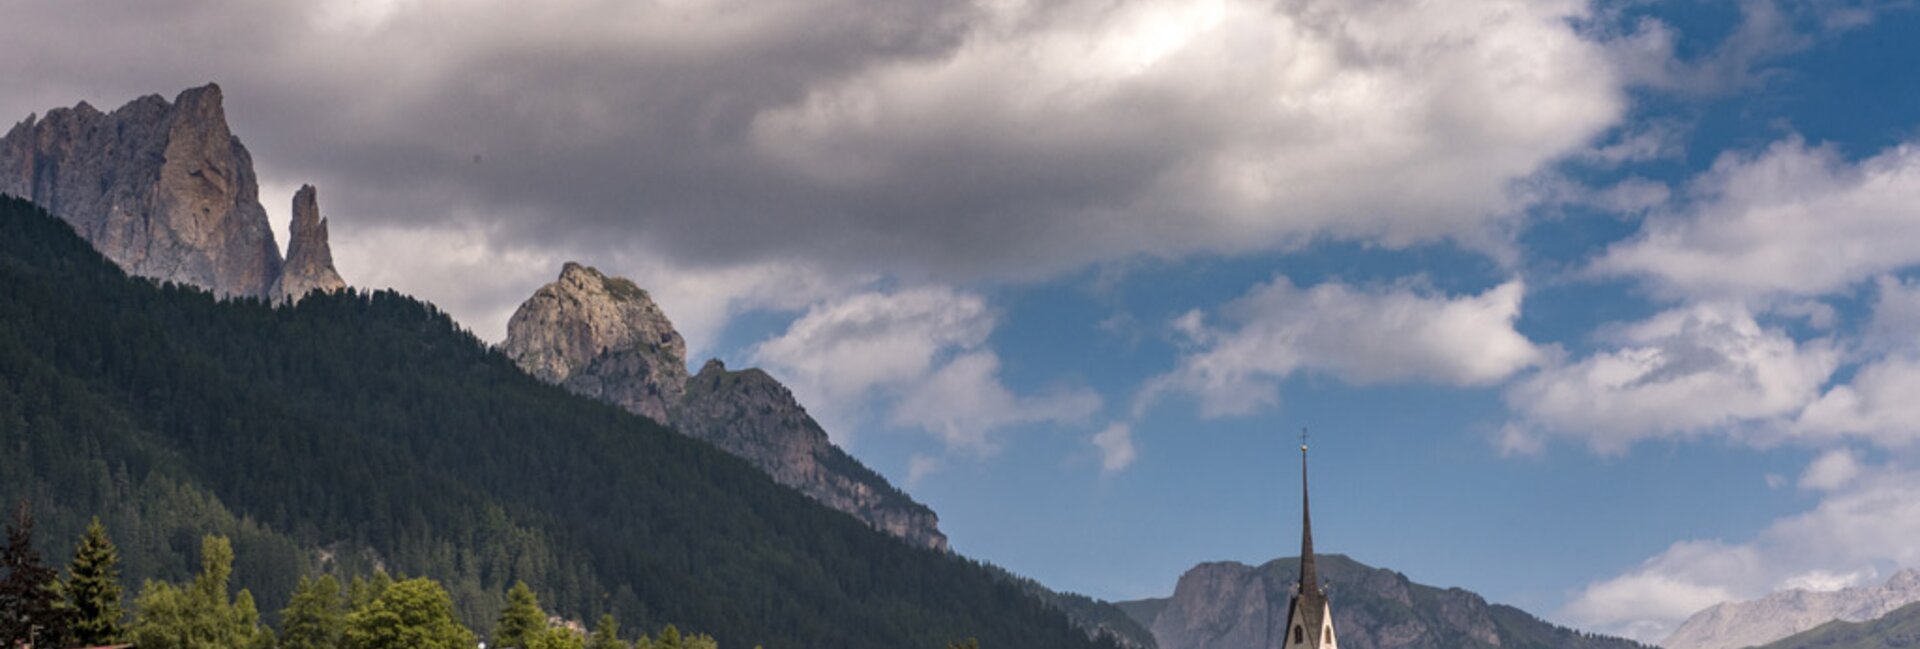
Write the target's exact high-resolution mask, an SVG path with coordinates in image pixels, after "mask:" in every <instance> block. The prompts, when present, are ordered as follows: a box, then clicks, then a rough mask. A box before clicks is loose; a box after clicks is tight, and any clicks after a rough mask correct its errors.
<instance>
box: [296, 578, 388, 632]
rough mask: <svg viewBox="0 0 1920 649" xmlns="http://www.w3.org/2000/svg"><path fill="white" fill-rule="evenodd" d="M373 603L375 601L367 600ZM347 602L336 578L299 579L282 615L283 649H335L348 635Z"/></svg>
mask: <svg viewBox="0 0 1920 649" xmlns="http://www.w3.org/2000/svg"><path fill="white" fill-rule="evenodd" d="M368 599H369V601H371V600H372V599H373V598H371V597H370V598H368ZM346 609H347V607H346V600H345V599H344V598H343V597H342V596H341V593H340V581H339V580H337V579H334V578H333V575H323V576H321V577H320V578H319V579H308V578H306V577H301V578H300V586H299V587H298V588H297V589H295V590H294V591H293V598H292V600H290V601H288V602H287V608H286V609H284V610H282V611H281V612H280V647H281V649H334V648H335V647H339V646H340V641H341V637H342V634H343V633H345V631H346V621H347V610H346Z"/></svg>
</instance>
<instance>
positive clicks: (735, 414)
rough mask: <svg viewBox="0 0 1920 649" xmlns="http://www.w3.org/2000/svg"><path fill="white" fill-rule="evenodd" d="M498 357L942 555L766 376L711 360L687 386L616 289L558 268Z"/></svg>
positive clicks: (597, 275) (933, 529)
mask: <svg viewBox="0 0 1920 649" xmlns="http://www.w3.org/2000/svg"><path fill="white" fill-rule="evenodd" d="M501 349H502V351H504V352H505V353H506V354H507V355H508V356H509V357H512V358H513V359H514V361H515V362H517V363H519V364H520V367H521V368H522V369H525V370H526V371H527V373H529V374H532V375H534V376H536V377H539V378H540V379H542V380H545V381H548V382H551V383H557V384H560V385H561V386H563V387H565V388H567V389H568V390H571V391H573V392H574V393H576V394H581V395H585V396H589V397H593V398H596V399H599V400H601V401H606V402H608V403H612V404H614V405H617V406H620V407H621V408H624V409H626V410H627V411H629V412H633V413H636V414H640V415H643V416H646V417H649V418H652V419H653V420H655V421H658V422H661V423H663V424H669V425H672V426H673V427H674V428H676V429H678V430H679V431H680V432H682V433H685V434H686V435H688V436H690V437H695V438H698V439H702V440H706V441H707V442H708V443H711V444H713V445H714V446H717V447H719V448H721V449H722V450H725V451H727V452H729V453H732V454H734V455H736V456H739V457H741V458H743V459H746V460H747V461H748V462H751V463H753V464H754V465H755V466H757V467H759V468H760V470H762V471H765V472H766V473H767V474H768V475H770V476H772V477H773V479H774V480H775V481H776V482H779V483H781V484H783V485H786V486H789V487H792V488H794V489H797V490H799V491H801V492H802V493H805V494H807V495H809V496H812V497H813V499H814V500H818V501H820V502H821V503H824V504H826V505H827V506H830V507H833V508H835V509H838V510H841V511H844V512H847V513H849V514H853V515H854V516H856V517H858V518H860V519H861V520H863V521H866V522H867V524H869V525H872V526H873V527H875V528H878V529H880V530H884V531H886V532H889V533H892V534H894V535H895V536H899V537H901V538H903V539H906V540H908V541H909V542H911V543H914V544H916V545H921V546H924V547H929V548H936V549H940V550H945V549H946V548H947V537H946V535H944V534H941V533H940V530H939V527H938V524H939V518H938V517H937V516H935V515H934V513H933V510H931V509H928V508H927V507H926V506H925V505H922V504H920V503H917V502H914V501H913V499H912V498H909V497H907V495H906V494H904V493H901V492H900V490H898V489H895V488H894V487H893V485H892V484H890V483H888V482H887V480H886V478H884V477H881V476H880V475H879V474H877V473H874V472H873V471H872V470H870V469H868V468H867V467H866V466H864V465H861V464H860V462H859V461H858V460H855V459H854V458H853V457H852V456H849V455H847V454H846V452H845V451H842V450H841V449H840V447H838V446H834V445H833V442H832V441H831V440H829V439H828V438H827V432H826V431H825V430H823V429H822V428H821V427H820V424H819V423H818V422H816V421H814V419H813V417H812V416H810V415H808V414H807V410H806V408H804V407H802V406H801V405H800V402H799V401H798V400H796V399H795V398H794V396H793V393H792V392H791V391H789V390H787V387H786V386H784V385H781V384H780V382H779V381H777V380H775V379H774V378H773V377H772V376H770V375H768V374H767V373H766V372H763V371H760V370H758V369H753V368H748V369H745V370H737V371H736V370H729V369H727V366H726V364H725V363H722V362H721V361H720V360H719V359H712V360H708V361H707V362H706V363H705V364H703V365H702V366H701V368H700V373H699V374H697V375H694V376H688V375H687V371H686V353H687V347H686V341H685V340H684V339H682V338H681V337H680V334H679V333H678V332H676V331H674V329H673V324H672V323H671V322H669V321H668V320H667V316H666V314H665V313H663V312H661V310H660V307H659V306H658V305H656V304H654V302H653V299H652V298H651V297H650V296H649V295H648V294H647V292H646V290H644V289H642V288H640V287H639V286H638V285H636V284H634V283H633V282H632V281H630V280H627V279H626V278H622V277H610V276H607V275H605V274H603V273H601V272H600V271H599V270H596V269H594V268H592V267H590V266H585V265H582V264H578V263H574V262H568V263H567V264H565V265H564V266H562V267H561V269H560V277H559V278H558V279H556V280H554V282H553V283H551V284H548V285H546V286H543V287H541V288H540V290H538V291H535V292H534V294H533V297H530V298H528V299H527V301H526V302H525V303H523V304H521V305H520V308H519V309H518V310H516V311H515V312H514V314H513V318H512V319H511V320H510V321H508V323H507V339H506V341H505V342H503V343H502V344H501Z"/></svg>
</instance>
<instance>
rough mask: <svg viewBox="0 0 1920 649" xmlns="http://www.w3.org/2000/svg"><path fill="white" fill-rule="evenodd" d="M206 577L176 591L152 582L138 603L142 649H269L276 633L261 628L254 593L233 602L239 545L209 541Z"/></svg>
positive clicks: (203, 557) (204, 547) (203, 559)
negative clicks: (235, 556)
mask: <svg viewBox="0 0 1920 649" xmlns="http://www.w3.org/2000/svg"><path fill="white" fill-rule="evenodd" d="M200 566H201V568H200V574H199V575H198V576H196V577H194V579H193V582H192V583H190V584H187V585H184V586H176V585H173V584H170V583H167V582H155V581H149V582H147V583H146V585H145V586H143V587H141V589H140V596H139V597H138V598H136V599H135V600H134V610H135V615H134V620H133V642H134V644H135V645H137V646H139V647H142V649H268V648H270V647H272V646H273V632H272V631H271V630H269V629H267V628H266V627H263V626H261V625H260V611H259V610H258V609H257V608H256V607H255V606H254V603H253V593H251V592H249V591H247V590H245V589H242V590H241V591H240V594H239V595H237V596H235V597H233V599H232V600H231V601H229V600H228V596H227V586H228V580H229V579H230V578H231V577H232V575H233V544H232V543H231V542H230V541H228V540H227V539H226V538H224V537H217V536H209V537H207V538H206V539H205V540H203V541H202V542H201V545H200Z"/></svg>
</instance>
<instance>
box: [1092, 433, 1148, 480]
mask: <svg viewBox="0 0 1920 649" xmlns="http://www.w3.org/2000/svg"><path fill="white" fill-rule="evenodd" d="M1091 441H1092V442H1093V445H1094V447H1095V448H1098V449H1100V472H1101V473H1118V472H1120V471H1124V470H1126V468H1127V467H1129V466H1133V461H1134V459H1136V458H1137V457H1138V452H1137V451H1136V450H1135V449H1134V447H1133V427H1132V426H1130V425H1128V424H1126V423H1115V424H1113V425H1110V426H1107V427H1106V429H1105V430H1102V431H1100V432H1098V433H1094V435H1093V438H1092V440H1091Z"/></svg>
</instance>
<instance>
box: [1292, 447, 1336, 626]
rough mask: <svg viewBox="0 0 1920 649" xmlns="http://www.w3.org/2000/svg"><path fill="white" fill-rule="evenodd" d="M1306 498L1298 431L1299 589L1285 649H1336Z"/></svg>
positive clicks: (1303, 450)
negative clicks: (1321, 584)
mask: <svg viewBox="0 0 1920 649" xmlns="http://www.w3.org/2000/svg"><path fill="white" fill-rule="evenodd" d="M1311 502H1312V501H1311V500H1310V499H1309V498H1308V497H1307V432H1306V431H1305V430H1302V431H1300V585H1299V586H1298V587H1296V589H1295V591H1294V594H1293V605H1292V606H1291V607H1289V608H1288V609H1287V626H1286V627H1284V628H1285V630H1284V631H1282V633H1285V634H1287V638H1286V642H1285V643H1284V645H1283V646H1285V647H1286V648H1287V649H1338V645H1336V644H1335V643H1334V638H1333V608H1332V607H1331V606H1329V605H1328V604H1327V593H1326V591H1324V590H1321V589H1320V571H1319V569H1318V566H1316V565H1314V564H1315V562H1314V557H1313V513H1312V511H1311V509H1310V507H1311Z"/></svg>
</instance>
